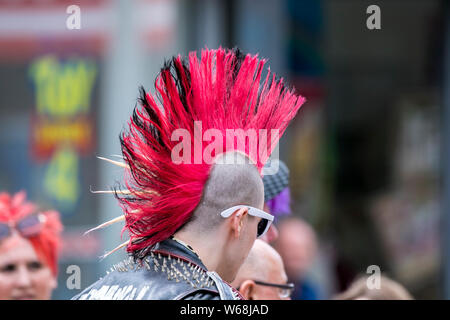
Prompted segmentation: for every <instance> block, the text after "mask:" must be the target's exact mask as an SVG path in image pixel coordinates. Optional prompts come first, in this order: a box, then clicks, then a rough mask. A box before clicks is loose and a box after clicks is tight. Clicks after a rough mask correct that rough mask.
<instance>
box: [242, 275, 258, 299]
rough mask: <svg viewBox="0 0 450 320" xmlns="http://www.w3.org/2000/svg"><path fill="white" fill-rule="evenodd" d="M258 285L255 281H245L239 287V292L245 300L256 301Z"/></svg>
mask: <svg viewBox="0 0 450 320" xmlns="http://www.w3.org/2000/svg"><path fill="white" fill-rule="evenodd" d="M255 288H256V284H255V282H254V281H253V280H245V281H244V282H242V284H241V286H240V287H239V292H240V293H241V294H242V296H243V297H244V298H245V300H256V297H255Z"/></svg>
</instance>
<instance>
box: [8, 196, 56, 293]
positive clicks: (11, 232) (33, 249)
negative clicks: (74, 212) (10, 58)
mask: <svg viewBox="0 0 450 320" xmlns="http://www.w3.org/2000/svg"><path fill="white" fill-rule="evenodd" d="M61 231H62V225H61V222H60V220H59V214H58V212H56V211H45V212H42V211H39V210H38V209H37V208H36V206H35V205H34V204H33V203H30V202H27V201H26V194H25V192H19V193H17V194H15V195H13V196H11V195H10V194H8V193H5V192H4V193H0V300H10V299H14V300H17V299H22V300H24V299H25V300H30V299H38V300H44V299H50V297H51V294H52V291H53V289H55V288H56V284H57V282H56V279H57V272H58V270H57V266H58V262H57V261H58V259H57V258H58V249H59V246H60V242H61V241H60V233H61Z"/></svg>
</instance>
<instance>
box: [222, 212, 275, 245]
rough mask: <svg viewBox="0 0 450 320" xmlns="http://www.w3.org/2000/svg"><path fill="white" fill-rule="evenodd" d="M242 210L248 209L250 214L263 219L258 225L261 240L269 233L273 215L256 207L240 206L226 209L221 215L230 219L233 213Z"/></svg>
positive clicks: (258, 234) (258, 235)
mask: <svg viewBox="0 0 450 320" xmlns="http://www.w3.org/2000/svg"><path fill="white" fill-rule="evenodd" d="M241 208H247V209H248V214H250V215H252V216H254V217H260V218H262V219H261V221H260V222H259V223H258V231H257V237H258V238H259V237H261V236H263V235H264V234H265V233H266V232H267V230H269V228H270V225H271V224H272V222H273V215H271V214H269V213H267V212H265V211H262V210H259V209H257V208H254V207H250V206H246V205H239V206H234V207H231V208H228V209H225V210H224V211H222V212H221V213H220V215H221V216H222V217H223V218H228V217H229V216H231V215H232V214H233V212H235V211H236V210H239V209H241Z"/></svg>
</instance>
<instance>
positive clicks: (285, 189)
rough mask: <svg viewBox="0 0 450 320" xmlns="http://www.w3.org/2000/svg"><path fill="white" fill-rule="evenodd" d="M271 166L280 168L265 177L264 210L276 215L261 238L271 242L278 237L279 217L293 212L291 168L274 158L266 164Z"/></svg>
mask: <svg viewBox="0 0 450 320" xmlns="http://www.w3.org/2000/svg"><path fill="white" fill-rule="evenodd" d="M269 166H272V167H275V168H278V170H277V171H276V172H275V173H274V174H271V175H265V176H264V177H263V183H264V203H265V204H264V211H266V212H268V213H270V214H271V215H273V216H274V223H272V224H271V225H270V228H269V230H268V231H267V233H266V234H265V235H264V236H263V237H261V240H264V241H266V242H268V243H271V242H273V241H275V240H276V239H277V238H278V229H277V227H276V223H277V219H279V218H280V217H282V216H285V215H290V214H291V206H290V201H291V195H290V190H289V169H288V167H287V166H286V164H285V163H284V162H283V161H281V160H278V159H274V160H271V161H270V163H267V164H266V168H267V167H269Z"/></svg>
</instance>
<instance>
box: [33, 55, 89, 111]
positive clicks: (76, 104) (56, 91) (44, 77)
mask: <svg viewBox="0 0 450 320" xmlns="http://www.w3.org/2000/svg"><path fill="white" fill-rule="evenodd" d="M96 74H97V69H96V67H95V64H94V63H93V62H92V61H89V60H85V59H72V60H69V61H67V62H65V63H60V62H59V61H58V59H57V58H56V57H54V56H44V57H41V58H39V59H38V60H36V61H35V62H34V63H33V64H32V66H31V70H30V75H31V78H32V79H33V82H34V84H35V87H36V108H37V112H38V114H41V115H49V116H67V117H70V116H74V115H77V114H83V113H87V112H88V111H89V108H90V101H91V94H92V89H93V87H94V86H93V85H94V81H95V77H96Z"/></svg>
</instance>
